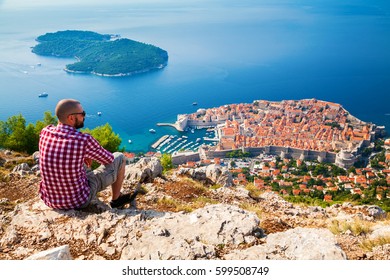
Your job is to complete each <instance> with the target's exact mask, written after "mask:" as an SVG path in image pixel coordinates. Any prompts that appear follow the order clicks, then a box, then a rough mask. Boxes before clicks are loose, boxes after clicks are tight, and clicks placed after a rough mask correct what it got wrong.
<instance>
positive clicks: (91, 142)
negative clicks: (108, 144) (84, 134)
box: [84, 135, 114, 166]
mask: <svg viewBox="0 0 390 280" xmlns="http://www.w3.org/2000/svg"><path fill="white" fill-rule="evenodd" d="M89 136H90V137H89V139H88V141H87V145H86V151H85V159H84V163H85V164H87V166H88V164H92V160H95V161H97V162H99V163H100V164H103V165H107V164H110V163H112V162H113V161H114V155H113V154H112V153H111V152H109V151H107V150H106V149H104V148H103V147H102V146H100V144H99V142H98V141H97V140H96V139H95V138H93V137H92V136H91V135H89Z"/></svg>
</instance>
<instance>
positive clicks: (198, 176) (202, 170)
mask: <svg viewBox="0 0 390 280" xmlns="http://www.w3.org/2000/svg"><path fill="white" fill-rule="evenodd" d="M174 175H176V176H187V177H190V178H192V179H194V180H196V181H200V182H203V183H206V184H216V185H221V186H223V187H231V186H233V177H232V174H231V173H230V172H229V170H228V169H227V168H224V167H222V166H220V165H217V164H210V165H208V166H203V167H199V168H180V169H179V170H178V171H176V172H175V173H174Z"/></svg>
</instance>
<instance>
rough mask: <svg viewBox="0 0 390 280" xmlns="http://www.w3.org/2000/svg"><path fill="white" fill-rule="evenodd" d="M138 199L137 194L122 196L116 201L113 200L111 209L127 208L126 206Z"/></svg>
mask: <svg viewBox="0 0 390 280" xmlns="http://www.w3.org/2000/svg"><path fill="white" fill-rule="evenodd" d="M136 197H137V192H134V193H133V194H130V193H127V194H120V195H119V197H118V198H117V199H115V200H111V202H110V206H111V208H120V207H123V206H125V205H126V204H130V203H131V202H132V201H133V200H135V198H136Z"/></svg>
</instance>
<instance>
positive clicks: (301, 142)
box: [172, 99, 385, 168]
mask: <svg viewBox="0 0 390 280" xmlns="http://www.w3.org/2000/svg"><path fill="white" fill-rule="evenodd" d="M172 126H174V127H175V128H176V129H178V130H180V131H183V130H185V129H186V128H187V127H190V128H198V129H200V128H210V127H214V128H215V131H216V135H217V138H216V140H217V141H218V143H217V145H216V146H215V147H208V146H205V147H203V148H202V149H200V150H199V151H200V153H201V155H202V154H203V156H204V157H207V158H215V157H224V156H226V154H227V153H230V152H231V151H237V150H241V151H242V152H246V153H248V154H250V155H252V156H256V155H258V154H261V153H266V154H273V155H278V156H280V157H282V158H285V157H287V158H289V157H290V158H295V159H301V160H318V161H320V162H331V163H335V164H336V165H338V166H340V167H343V168H348V167H350V166H352V165H353V164H354V163H355V162H356V161H357V160H358V159H359V156H360V154H361V152H362V151H363V150H364V148H365V147H367V146H368V145H370V143H372V142H374V141H375V140H376V139H377V138H379V137H382V136H383V135H384V134H385V130H384V127H379V126H376V125H375V124H372V123H366V122H363V121H361V120H359V119H357V118H356V117H354V116H353V115H351V114H350V113H349V112H348V111H346V110H345V109H344V108H343V107H342V106H341V105H340V104H336V103H332V102H327V101H321V100H316V99H304V100H284V101H281V102H273V101H266V100H256V101H254V102H253V103H250V104H243V103H242V104H230V105H224V106H220V107H218V108H210V109H199V110H197V112H195V113H192V114H181V115H178V117H177V121H176V123H175V124H172Z"/></svg>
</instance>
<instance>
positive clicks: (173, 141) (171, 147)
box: [151, 128, 218, 154]
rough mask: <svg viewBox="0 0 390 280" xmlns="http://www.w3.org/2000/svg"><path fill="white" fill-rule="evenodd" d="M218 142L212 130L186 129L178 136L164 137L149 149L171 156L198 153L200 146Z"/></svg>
mask: <svg viewBox="0 0 390 280" xmlns="http://www.w3.org/2000/svg"><path fill="white" fill-rule="evenodd" d="M217 142H218V138H217V137H216V133H215V131H214V130H210V129H208V130H205V129H191V128H188V129H186V130H185V131H184V132H182V133H180V134H178V135H168V134H166V135H164V136H162V137H160V138H159V139H158V140H157V141H156V142H154V143H153V144H152V145H151V148H153V149H154V150H156V151H157V152H160V153H162V154H165V153H167V154H173V153H175V152H178V151H193V152H196V151H198V149H199V147H200V146H201V145H209V146H214V145H216V143H217Z"/></svg>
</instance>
